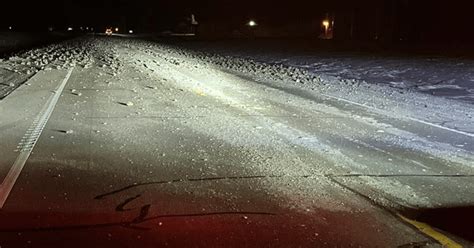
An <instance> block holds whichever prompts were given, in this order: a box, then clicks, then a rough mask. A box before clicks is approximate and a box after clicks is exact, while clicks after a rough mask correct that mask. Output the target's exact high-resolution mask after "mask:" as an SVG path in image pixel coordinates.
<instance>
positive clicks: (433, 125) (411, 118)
mask: <svg viewBox="0 0 474 248" xmlns="http://www.w3.org/2000/svg"><path fill="white" fill-rule="evenodd" d="M321 95H323V96H325V97H328V98H332V99H336V100H339V101H342V102H347V103H350V104H353V105H357V106H360V107H364V108H368V109H372V110H376V111H383V110H381V109H378V108H374V107H370V106H367V105H364V104H360V103H357V102H353V101H349V100H347V99H344V98H339V97H335V96H331V95H327V94H321ZM403 118H406V119H408V120H411V121H415V122H419V123H422V124H425V125H428V126H432V127H436V128H439V129H443V130H446V131H450V132H454V133H458V134H462V135H466V136H469V137H472V138H474V133H468V132H464V131H461V130H457V129H453V128H449V127H445V126H441V125H438V124H435V123H431V122H427V121H423V120H420V119H416V118H413V117H409V116H403Z"/></svg>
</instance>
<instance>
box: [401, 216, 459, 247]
mask: <svg viewBox="0 0 474 248" xmlns="http://www.w3.org/2000/svg"><path fill="white" fill-rule="evenodd" d="M397 215H398V217H400V218H401V219H402V220H403V221H405V222H407V223H409V224H410V225H412V226H414V227H416V228H417V229H418V230H420V231H421V232H422V233H424V234H426V235H428V236H430V237H431V238H433V239H435V240H436V241H438V242H439V243H440V244H441V245H442V246H443V247H446V248H462V247H463V246H462V245H460V244H459V243H457V242H456V241H454V240H452V239H450V238H449V237H447V236H446V235H444V234H442V233H440V232H438V231H436V230H435V229H433V228H432V227H431V226H429V225H428V224H426V223H423V222H419V221H416V220H411V219H408V218H407V217H405V216H403V215H401V214H397Z"/></svg>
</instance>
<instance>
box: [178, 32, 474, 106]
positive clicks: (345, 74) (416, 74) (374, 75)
mask: <svg viewBox="0 0 474 248" xmlns="http://www.w3.org/2000/svg"><path fill="white" fill-rule="evenodd" d="M181 45H183V46H186V47H190V48H192V49H193V50H200V51H205V52H211V53H216V54H220V55H227V56H235V57H240V58H248V59H253V60H255V61H259V62H264V63H270V64H282V65H286V66H291V67H296V68H301V69H304V70H307V71H309V72H311V73H314V74H316V75H320V76H326V77H333V78H336V79H345V80H357V81H364V82H367V83H370V84H384V85H388V86H389V87H394V88H401V89H409V90H413V91H419V92H423V93H428V94H431V95H435V96H442V97H445V98H449V99H455V100H462V101H465V102H469V103H474V60H472V59H467V58H450V57H443V56H413V57H410V56H408V55H403V56H393V55H374V54H369V53H354V52H336V51H332V52H330V51H325V49H322V48H317V46H316V45H315V46H314V47H312V46H311V45H310V44H307V43H304V44H301V43H296V44H295V43H291V42H286V43H285V42H283V41H282V42H281V43H279V42H277V41H267V42H266V41H257V42H247V43H246V44H245V45H244V46H243V45H240V44H238V43H236V42H187V43H183V44H181Z"/></svg>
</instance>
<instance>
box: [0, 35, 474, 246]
mask: <svg viewBox="0 0 474 248" xmlns="http://www.w3.org/2000/svg"><path fill="white" fill-rule="evenodd" d="M90 42H97V43H103V44H101V45H100V46H98V47H99V49H97V51H96V53H101V54H94V55H93V56H96V57H101V56H102V57H104V56H105V57H107V56H109V57H110V58H112V60H113V61H114V62H112V63H111V64H107V63H103V62H101V60H99V59H96V60H94V61H93V62H92V63H91V65H90V66H85V67H84V66H79V65H72V66H69V67H65V68H59V69H54V68H53V69H51V70H40V71H39V72H37V73H36V74H35V75H34V76H33V77H32V78H31V79H30V80H29V81H28V82H27V83H26V84H23V85H22V86H21V87H19V88H18V89H17V90H15V91H14V92H13V93H12V94H10V95H9V96H8V97H6V98H5V99H3V100H1V101H0V140H1V144H0V145H1V147H0V154H1V155H0V181H1V180H3V184H2V185H1V188H0V193H1V194H2V195H0V197H4V198H5V202H4V205H3V208H2V209H1V210H0V247H2V248H8V247H161V246H171V247H176V246H180V247H216V246H219V247H324V246H327V247H335V246H337V247H441V244H444V245H446V246H447V247H456V245H457V244H464V245H468V244H469V241H467V240H466V239H468V237H466V236H463V234H462V232H461V234H457V233H456V234H455V233H452V232H451V231H449V230H448V231H446V230H439V229H433V230H427V229H429V228H426V226H425V228H423V227H421V225H420V223H415V222H412V221H411V220H412V219H414V218H416V217H417V216H419V213H420V211H422V210H423V211H427V210H436V209H440V208H446V209H449V208H454V207H464V208H470V207H471V206H473V203H474V194H473V192H474V180H473V179H472V176H473V175H474V174H473V172H474V169H473V161H474V157H473V151H474V148H473V147H474V142H473V137H471V136H469V135H466V134H463V133H460V132H453V131H452V130H450V129H442V128H439V127H436V126H433V125H429V124H427V123H422V122H419V121H416V120H412V119H403V118H398V117H396V116H391V115H390V114H384V113H380V112H378V111H374V110H373V109H370V108H364V107H363V106H361V105H357V104H351V103H350V102H345V101H343V100H342V99H343V96H341V98H340V99H339V98H337V97H336V98H334V97H329V96H326V95H324V94H320V93H318V91H317V90H316V91H306V90H304V89H300V88H298V87H296V86H290V85H284V84H281V83H277V82H265V81H261V80H257V79H255V78H252V77H251V76H246V75H244V74H237V73H235V72H230V71H227V70H223V69H221V68H219V67H216V66H212V65H210V64H207V63H203V62H201V61H199V60H197V59H195V58H190V57H186V56H184V55H180V54H179V53H173V52H170V51H169V50H166V49H162V50H160V48H159V47H148V46H145V45H143V44H142V43H140V42H137V43H135V42H131V41H126V40H123V39H122V40H111V41H109V40H107V39H106V38H104V39H98V40H94V41H90ZM63 87H64V88H63ZM43 124H44V127H43ZM36 139H37V141H36ZM33 145H34V147H33ZM10 186H11V187H12V188H11V191H9V190H8V189H9V187H10ZM0 199H1V198H0ZM449 214H452V213H449ZM438 217H439V218H441V217H445V216H435V217H431V218H432V219H436V218H438ZM450 218H451V219H452V220H456V221H460V222H462V220H461V219H459V220H457V219H456V218H461V217H460V216H457V215H455V214H453V215H452V217H450ZM427 224H428V225H430V223H427ZM443 242H444V243H443Z"/></svg>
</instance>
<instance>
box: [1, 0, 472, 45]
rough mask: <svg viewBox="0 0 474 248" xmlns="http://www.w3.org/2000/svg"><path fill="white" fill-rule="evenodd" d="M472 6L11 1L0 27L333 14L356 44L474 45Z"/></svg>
mask: <svg viewBox="0 0 474 248" xmlns="http://www.w3.org/2000/svg"><path fill="white" fill-rule="evenodd" d="M471 5H472V4H471V3H469V2H461V1H457V2H456V1H455V2H454V3H452V2H446V1H427V0H422V1H416V2H413V1H408V0H385V1H375V0H365V1H358V2H357V3H355V2H349V3H347V2H345V1H332V2H325V1H285V2H281V1H278V2H274V1H266V0H265V1H259V2H258V3H255V2H252V1H248V0H243V1H230V0H224V1H216V0H203V1H186V0H182V1H173V2H169V1H168V2H167V1H149V0H142V1H140V0H137V1H127V0H119V1H112V0H101V1H92V0H83V1H73V0H69V1H57V0H53V1H48V2H33V3H28V5H27V6H25V4H24V3H23V2H9V3H7V4H6V5H5V9H6V10H8V11H4V12H5V13H4V14H2V15H1V17H0V21H1V22H0V23H1V25H0V28H1V29H2V30H5V29H8V27H10V26H14V27H15V28H16V30H25V31H46V30H47V28H48V27H54V28H55V29H60V30H64V29H65V28H67V27H69V26H72V27H75V28H76V29H77V28H79V27H94V28H96V29H103V28H105V27H107V26H120V27H123V28H125V29H135V30H138V31H140V32H160V31H164V30H172V29H174V28H175V27H176V25H177V24H178V23H179V22H182V21H183V20H185V18H186V17H189V16H190V15H191V14H195V15H196V18H197V20H198V21H199V22H200V23H201V24H202V23H205V24H208V23H212V24H213V25H226V27H228V28H231V29H238V28H240V26H243V25H244V24H245V21H246V20H249V19H256V20H258V21H259V23H261V24H262V27H261V28H264V27H271V28H275V27H276V28H278V27H281V26H284V25H290V24H291V25H298V24H301V23H302V24H303V25H306V24H307V23H310V22H316V23H317V22H318V21H319V20H321V19H322V18H324V16H325V15H327V14H328V13H331V14H332V15H334V16H335V23H336V24H335V25H336V26H338V25H339V30H343V29H348V28H349V27H346V28H340V27H341V26H343V25H341V23H343V22H344V21H345V22H347V19H352V22H354V18H355V22H356V23H357V24H358V25H359V26H360V27H359V28H358V29H359V30H356V33H355V34H353V35H351V39H355V40H366V39H372V38H373V36H376V35H374V34H373V33H379V32H382V33H393V34H390V35H387V36H389V38H387V39H390V40H407V41H410V40H412V41H435V42H436V41H439V42H471V41H474V34H473V33H472V32H471V29H472V28H471V26H472V24H474V17H473V16H472V15H471V13H470V9H471V8H470V7H471ZM354 16H355V17H354ZM313 26H314V25H313ZM316 26H317V25H316ZM368 26H371V27H368ZM372 26H373V27H372ZM356 29H357V28H356ZM372 29H377V30H376V31H374V30H372ZM347 32H348V31H347ZM347 32H346V33H347ZM340 33H341V32H340ZM339 35H340V34H339ZM342 36H348V35H342ZM377 36H378V34H377ZM340 37H341V35H340ZM341 39H348V38H347V37H342V38H341Z"/></svg>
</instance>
